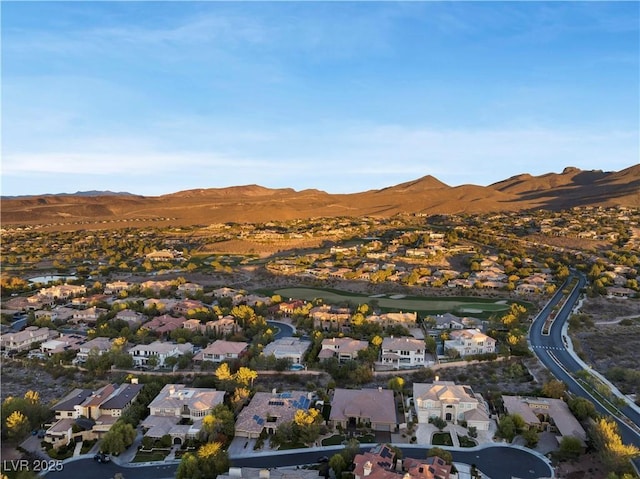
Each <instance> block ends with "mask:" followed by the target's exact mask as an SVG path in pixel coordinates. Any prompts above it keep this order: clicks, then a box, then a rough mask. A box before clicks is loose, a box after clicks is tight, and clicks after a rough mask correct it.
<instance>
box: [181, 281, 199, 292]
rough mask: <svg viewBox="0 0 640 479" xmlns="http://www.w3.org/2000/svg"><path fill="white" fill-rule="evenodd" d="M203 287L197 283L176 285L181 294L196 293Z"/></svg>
mask: <svg viewBox="0 0 640 479" xmlns="http://www.w3.org/2000/svg"><path fill="white" fill-rule="evenodd" d="M203 290H204V288H203V287H202V286H201V285H199V284H198V283H182V284H179V285H178V291H180V292H181V293H183V294H197V293H198V291H203Z"/></svg>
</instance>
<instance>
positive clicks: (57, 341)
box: [40, 334, 87, 356]
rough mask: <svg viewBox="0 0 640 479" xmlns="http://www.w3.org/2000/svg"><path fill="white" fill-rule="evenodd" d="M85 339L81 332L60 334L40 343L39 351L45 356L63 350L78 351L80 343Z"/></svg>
mask: <svg viewBox="0 0 640 479" xmlns="http://www.w3.org/2000/svg"><path fill="white" fill-rule="evenodd" d="M86 341H87V337H86V336H82V335H81V334H61V335H60V336H58V337H57V338H54V339H49V340H48V341H44V342H42V343H40V351H42V352H43V353H44V354H46V355H47V356H52V355H54V354H57V353H63V352H65V351H79V350H80V345H82V344H84V343H85V342H86Z"/></svg>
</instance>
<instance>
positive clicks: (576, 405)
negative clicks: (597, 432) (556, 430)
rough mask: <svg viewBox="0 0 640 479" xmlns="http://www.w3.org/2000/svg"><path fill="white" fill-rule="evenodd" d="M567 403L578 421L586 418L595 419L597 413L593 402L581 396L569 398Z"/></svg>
mask: <svg viewBox="0 0 640 479" xmlns="http://www.w3.org/2000/svg"><path fill="white" fill-rule="evenodd" d="M567 404H568V406H569V409H570V410H571V412H572V413H573V415H574V416H575V417H576V419H578V420H580V421H584V420H585V419H587V418H593V419H595V418H596V416H597V414H598V413H597V412H596V407H595V406H594V405H593V403H592V402H591V401H589V400H588V399H586V398H583V397H579V396H577V397H573V398H571V399H569V402H568V403H567Z"/></svg>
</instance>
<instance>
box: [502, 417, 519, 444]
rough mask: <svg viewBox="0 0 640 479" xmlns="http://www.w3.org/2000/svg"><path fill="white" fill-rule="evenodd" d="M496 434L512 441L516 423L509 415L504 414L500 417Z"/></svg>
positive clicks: (514, 435)
mask: <svg viewBox="0 0 640 479" xmlns="http://www.w3.org/2000/svg"><path fill="white" fill-rule="evenodd" d="M498 434H500V437H502V438H504V439H506V440H507V441H509V442H511V441H513V438H514V437H516V425H515V424H514V422H513V418H512V417H511V416H510V415H506V416H504V417H503V418H502V419H500V422H499V423H498Z"/></svg>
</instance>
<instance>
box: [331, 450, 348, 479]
mask: <svg viewBox="0 0 640 479" xmlns="http://www.w3.org/2000/svg"><path fill="white" fill-rule="evenodd" d="M329 467H330V468H331V469H333V472H334V473H335V475H336V477H342V471H345V470H346V469H347V463H346V461H345V459H344V456H343V455H342V454H334V455H333V456H331V457H330V458H329Z"/></svg>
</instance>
